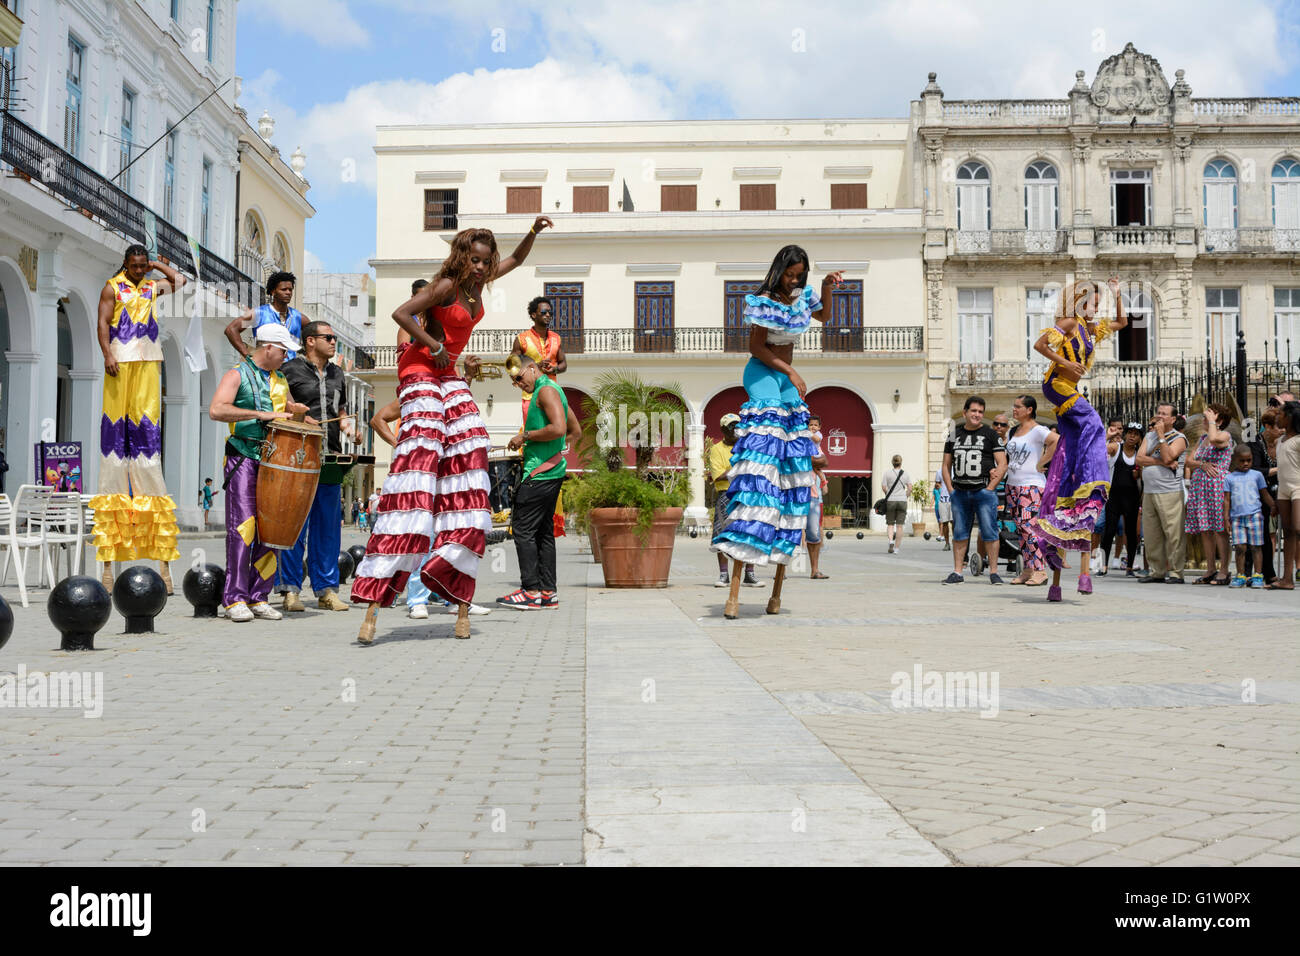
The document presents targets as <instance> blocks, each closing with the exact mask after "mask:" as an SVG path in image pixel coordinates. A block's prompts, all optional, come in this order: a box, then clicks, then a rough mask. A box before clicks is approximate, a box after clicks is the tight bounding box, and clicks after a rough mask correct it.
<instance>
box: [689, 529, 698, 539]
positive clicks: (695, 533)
mask: <svg viewBox="0 0 1300 956" xmlns="http://www.w3.org/2000/svg"><path fill="white" fill-rule="evenodd" d="M699 536H700V529H699V528H691V537H692V538H698V537H699Z"/></svg>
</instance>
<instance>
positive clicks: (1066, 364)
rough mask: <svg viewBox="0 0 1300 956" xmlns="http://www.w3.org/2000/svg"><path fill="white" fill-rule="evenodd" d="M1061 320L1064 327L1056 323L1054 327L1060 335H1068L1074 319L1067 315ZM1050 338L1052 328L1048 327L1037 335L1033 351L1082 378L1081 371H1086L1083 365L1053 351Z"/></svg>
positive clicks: (1073, 324)
mask: <svg viewBox="0 0 1300 956" xmlns="http://www.w3.org/2000/svg"><path fill="white" fill-rule="evenodd" d="M1061 321H1062V322H1063V323H1065V328H1061V327H1060V326H1059V325H1058V326H1057V327H1056V330H1057V331H1058V332H1060V333H1061V334H1062V335H1070V334H1071V333H1073V332H1074V327H1075V321H1076V320H1074V319H1071V318H1068V317H1067V318H1064V319H1062V320H1061ZM1051 338H1052V330H1051V329H1048V330H1047V331H1046V332H1044V333H1043V334H1042V335H1040V336H1039V337H1038V341H1037V342H1035V343H1034V351H1035V352H1037V353H1038V354H1039V355H1041V356H1043V358H1045V359H1048V360H1049V361H1052V362H1055V363H1056V364H1057V365H1059V366H1060V367H1061V368H1063V369H1065V370H1066V371H1067V372H1069V373H1070V374H1071V375H1074V376H1076V377H1077V378H1082V377H1083V373H1084V372H1085V371H1086V369H1084V367H1083V365H1082V364H1080V363H1079V362H1071V361H1070V360H1069V359H1067V358H1066V357H1065V356H1064V355H1062V354H1060V353H1059V352H1053V351H1052V347H1051V345H1050V342H1051Z"/></svg>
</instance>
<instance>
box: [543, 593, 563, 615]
mask: <svg viewBox="0 0 1300 956" xmlns="http://www.w3.org/2000/svg"><path fill="white" fill-rule="evenodd" d="M559 606H560V599H559V598H558V597H557V596H556V594H555V592H554V591H543V592H542V609H543V610H546V609H551V610H554V609H555V608H557V607H559Z"/></svg>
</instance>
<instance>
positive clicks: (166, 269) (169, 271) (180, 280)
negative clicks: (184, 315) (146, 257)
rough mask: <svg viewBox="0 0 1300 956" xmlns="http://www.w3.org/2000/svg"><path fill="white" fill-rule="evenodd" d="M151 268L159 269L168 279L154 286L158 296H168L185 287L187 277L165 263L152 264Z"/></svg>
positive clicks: (150, 264)
mask: <svg viewBox="0 0 1300 956" xmlns="http://www.w3.org/2000/svg"><path fill="white" fill-rule="evenodd" d="M149 268H150V269H157V270H158V271H159V272H161V273H162V274H163V275H165V276H166V277H167V279H166V281H164V282H157V283H155V284H154V291H155V292H156V293H157V294H158V295H166V294H167V293H168V292H179V291H180V290H181V287H182V286H184V285H185V282H186V279H185V277H184V276H183V275H181V274H180V273H179V272H177V271H176V270H175V269H173V268H172V267H171V266H169V265H166V264H165V263H162V262H150V263H149Z"/></svg>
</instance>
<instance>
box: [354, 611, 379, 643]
mask: <svg viewBox="0 0 1300 956" xmlns="http://www.w3.org/2000/svg"><path fill="white" fill-rule="evenodd" d="M378 618H379V604H378V602H375V603H372V604H371V605H370V607H368V608H366V616H365V617H364V618H362V619H361V630H360V631H359V632H358V633H357V643H358V644H373V643H374V642H375V621H376V620H377V619H378Z"/></svg>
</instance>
